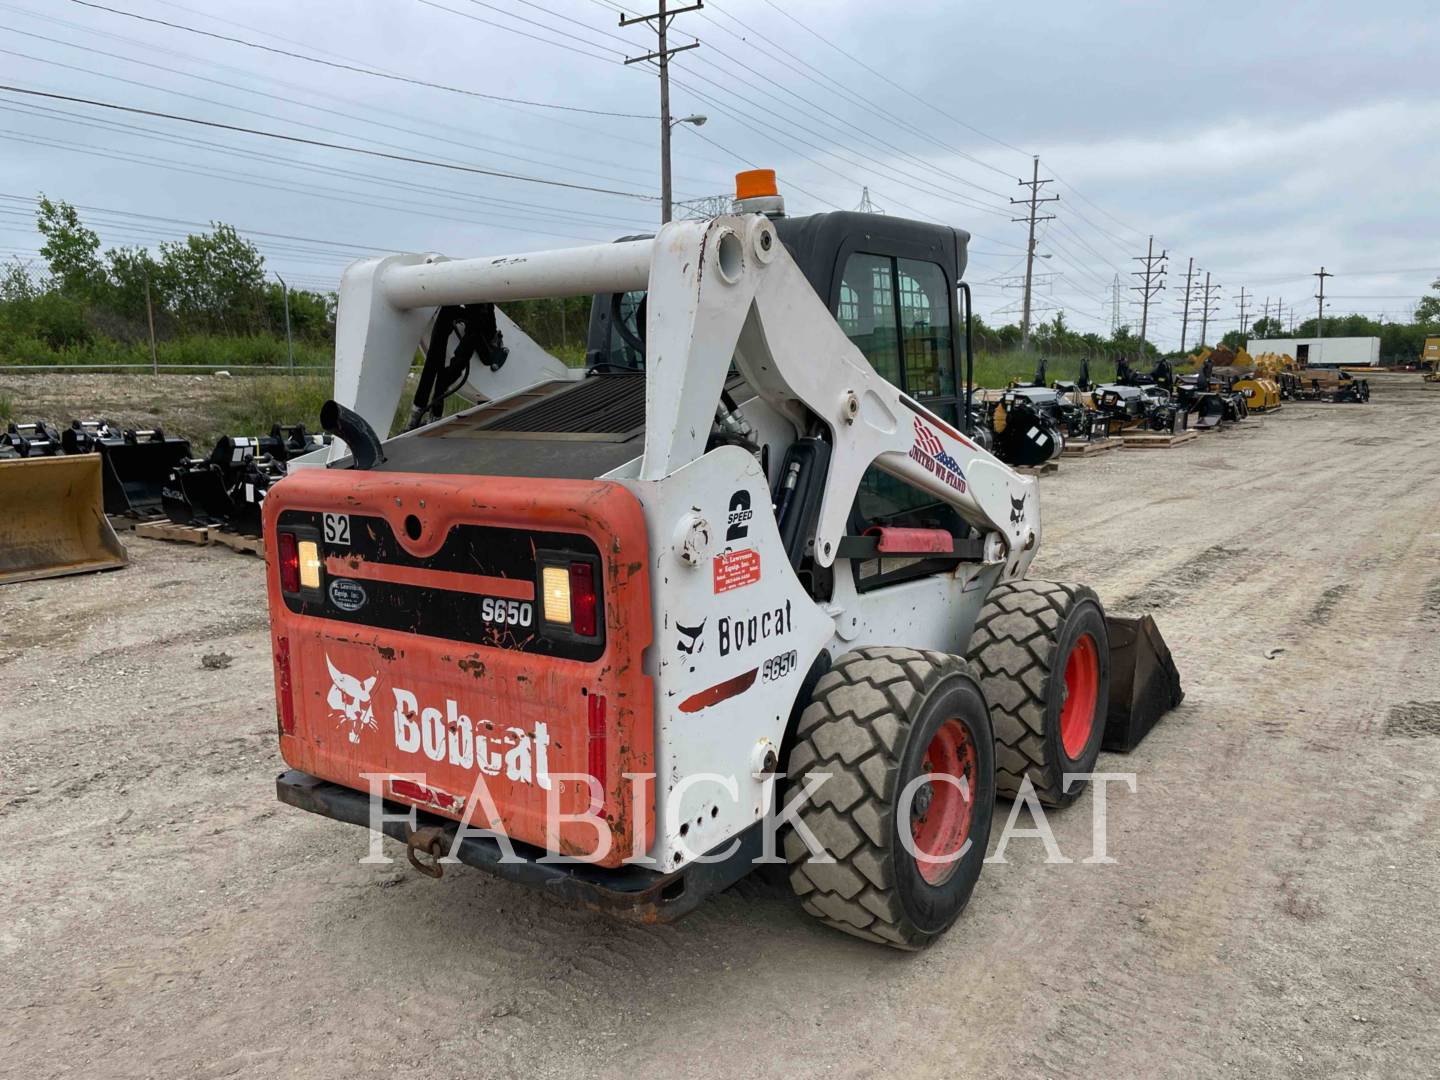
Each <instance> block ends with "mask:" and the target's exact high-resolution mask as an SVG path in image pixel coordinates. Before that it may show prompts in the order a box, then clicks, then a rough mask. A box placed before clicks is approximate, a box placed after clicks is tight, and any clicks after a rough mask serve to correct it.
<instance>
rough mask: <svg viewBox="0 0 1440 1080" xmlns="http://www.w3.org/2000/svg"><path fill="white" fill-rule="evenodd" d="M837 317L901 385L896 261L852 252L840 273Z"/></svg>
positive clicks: (877, 365)
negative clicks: (896, 307)
mask: <svg viewBox="0 0 1440 1080" xmlns="http://www.w3.org/2000/svg"><path fill="white" fill-rule="evenodd" d="M835 318H836V321H837V322H839V323H840V328H841V329H842V330H844V331H845V336H846V337H848V338H849V339H850V340H851V341H852V342H853V343H854V345H855V347H856V348H857V349H859V350H860V351H861V352H862V353H864V354H865V359H866V360H869V361H870V366H871V367H873V368H874V369H875V370H876V371H877V372H878V373H879V375H880V377H881V378H883V379H885V380H886V381H887V382H890V383H893V384H894V385H895V386H900V385H901V381H900V333H899V324H898V322H897V320H896V316H895V271H894V260H893V259H891V258H889V257H888V256H885V255H871V254H869V253H868V252H863V251H861V252H856V253H855V254H853V255H851V256H850V258H849V259H847V260H846V262H845V269H844V271H843V272H842V273H841V276H840V302H839V304H838V305H837V307H836V312H835Z"/></svg>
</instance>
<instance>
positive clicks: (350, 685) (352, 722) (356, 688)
mask: <svg viewBox="0 0 1440 1080" xmlns="http://www.w3.org/2000/svg"><path fill="white" fill-rule="evenodd" d="M325 666H326V667H327V668H329V669H330V693H329V695H328V696H327V697H326V698H325V703H326V704H327V705H329V706H330V709H331V711H332V712H333V713H334V714H335V715H336V716H337V717H339V726H340V727H346V726H348V727H349V728H350V731H349V733H348V736H347V737H348V738H349V739H350V741H351V742H352V743H358V742H359V741H360V732H361V731H362V730H364V729H365V728H375V727H377V726H378V725H377V724H376V723H375V708H374V706H373V705H371V703H370V691H372V690H374V689H375V676H374V675H371V676H370V678H368V679H366V680H365V681H364V682H361V681H360V680H359V679H357V678H356V677H355V676H354V675H346V674H345V672H343V671H341V670H340V669H339V668H337V667H336V666H335V664H334V662H333V661H332V660H331V659H330V657H329V656H328V655H327V656H326V657H325Z"/></svg>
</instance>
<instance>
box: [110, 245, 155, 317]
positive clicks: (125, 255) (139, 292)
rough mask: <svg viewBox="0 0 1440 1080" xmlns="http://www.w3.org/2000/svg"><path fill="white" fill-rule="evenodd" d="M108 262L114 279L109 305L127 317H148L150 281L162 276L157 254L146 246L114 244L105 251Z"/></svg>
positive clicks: (111, 308) (112, 280)
mask: <svg viewBox="0 0 1440 1080" xmlns="http://www.w3.org/2000/svg"><path fill="white" fill-rule="evenodd" d="M105 266H106V276H107V277H108V278H109V282H110V290H109V294H108V295H107V297H106V306H107V307H108V308H110V310H112V311H114V312H115V313H116V314H117V315H123V316H125V317H126V318H130V319H143V318H145V287H146V283H147V282H153V281H155V280H156V279H157V278H158V277H159V276H160V274H159V269H160V268H159V264H158V263H156V261H155V259H154V257H153V256H152V255H151V254H150V252H148V251H146V250H145V249H144V248H133V247H120V248H111V249H110V250H108V251H107V252H105ZM151 300H152V302H153V300H154V297H153V296H152V298H151Z"/></svg>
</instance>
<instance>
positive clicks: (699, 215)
mask: <svg viewBox="0 0 1440 1080" xmlns="http://www.w3.org/2000/svg"><path fill="white" fill-rule="evenodd" d="M734 202H735V196H734V195H730V194H728V193H727V194H725V195H706V196H705V197H704V198H700V199H686V200H685V201H684V202H677V203H676V204H675V209H676V211H677V212H678V213H679V215H680V217H682V218H686V219H689V220H696V219H700V220H704V221H709V220H710V219H711V218H714V217H719V216H720V215H721V214H728V213H730V208H731V206H732V205H733V204H734Z"/></svg>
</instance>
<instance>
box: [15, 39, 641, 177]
mask: <svg viewBox="0 0 1440 1080" xmlns="http://www.w3.org/2000/svg"><path fill="white" fill-rule="evenodd" d="M0 29H7V30H10V31H11V32H12V33H17V34H22V35H24V36H26V37H33V38H37V39H38V40H40V41H47V42H51V43H52V44H56V45H62V46H65V47H66V48H71V49H78V50H80V51H82V52H86V53H94V54H96V55H99V56H108V57H111V58H113V59H116V60H122V61H124V62H125V63H128V64H136V65H139V66H140V67H147V68H153V69H155V70H159V71H168V70H169V69H168V68H166V67H165V66H164V65H162V64H152V63H150V62H149V61H147V60H140V59H137V58H135V57H130V56H124V55H121V54H119V53H111V52H106V51H105V50H103V49H96V48H93V47H91V46H85V45H77V44H74V43H72V42H68V41H61V40H59V39H57V38H51V37H46V36H45V35H44V34H31V33H29V32H28V31H24V30H14V29H13V28H11V27H0ZM0 54H4V55H7V56H17V57H20V58H21V59H25V60H32V61H34V62H36V63H41V64H48V65H50V66H52V67H58V68H63V69H65V70H67V71H76V72H81V73H84V74H94V75H98V76H100V77H101V78H103V79H110V80H112V81H114V82H119V83H124V84H126V85H127V86H137V87H141V88H143V89H146V90H154V91H157V92H160V93H166V94H173V95H175V96H177V97H183V98H188V99H189V100H191V101H198V102H201V103H202V104H206V105H214V106H216V107H217V108H222V109H236V110H238V111H240V112H245V113H249V114H251V115H252V116H259V117H262V118H263V119H266V120H277V121H280V122H281V123H285V122H287V120H288V122H290V123H295V124H299V125H300V126H302V127H308V128H312V129H314V130H316V131H322V132H324V133H325V134H327V135H341V136H345V137H349V138H359V139H366V140H367V141H369V142H371V143H374V144H377V145H379V146H383V147H387V148H388V149H391V150H402V151H405V152H406V153H412V154H417V153H420V152H421V151H418V150H415V149H413V148H412V147H408V146H402V145H397V144H395V143H390V142H385V141H383V140H381V139H376V138H374V137H372V136H367V135H363V134H358V133H355V132H350V131H341V130H337V129H335V128H330V127H325V126H323V125H321V124H316V123H314V122H312V121H309V120H298V119H290V118H286V117H283V116H276V115H274V114H273V113H267V112H262V111H261V110H259V109H252V108H250V107H248V106H245V105H238V104H234V103H228V102H223V101H216V100H215V99H213V98H207V97H202V96H200V95H199V94H191V93H187V92H186V91H184V90H173V89H170V88H169V87H163V86H156V85H155V84H154V83H148V82H144V81H142V80H139V79H127V78H125V77H124V76H123V75H114V74H111V73H110V72H106V71H93V72H92V71H91V70H90V69H88V68H83V67H77V66H75V65H73V64H66V63H63V62H62V61H59V60H52V59H49V58H48V57H39V56H31V55H29V54H28V53H20V52H14V51H12V50H10V49H0ZM187 77H188V78H192V79H198V80H200V81H201V82H208V83H213V84H215V85H216V86H223V87H225V88H226V89H230V90H238V91H240V92H241V93H247V94H255V95H257V96H259V97H266V98H270V99H272V100H274V101H279V102H282V103H284V104H287V105H291V106H296V107H299V108H305V109H313V110H315V111H316V112H322V113H329V114H330V115H332V116H339V117H343V118H345V119H347V120H355V121H357V122H359V123H363V124H373V125H375V126H377V127H384V128H390V129H391V130H394V131H403V132H406V133H409V134H413V133H414V130H415V127H414V125H413V124H412V125H411V126H410V127H400V126H398V125H395V124H387V123H385V122H384V121H380V120H374V119H371V118H367V117H360V116H355V115H354V114H353V113H347V112H343V111H341V110H339V109H329V108H326V107H325V106H323V105H314V104H311V103H310V102H307V101H300V100H296V99H294V98H287V97H285V96H283V95H281V94H271V93H268V92H266V91H264V90H256V89H253V88H251V87H246V86H237V85H236V84H234V83H227V82H225V81H224V80H222V79H215V78H211V77H210V76H207V75H196V74H193V73H187ZM442 141H445V142H449V143H452V144H453V145H456V146H461V147H464V148H465V149H468V150H472V151H475V152H478V153H480V154H484V155H487V156H491V157H501V158H503V159H504V160H507V161H509V160H516V161H525V162H528V163H530V164H533V165H550V166H556V165H558V166H559V167H561V168H570V166H569V165H568V164H566V163H561V162H553V161H544V160H542V159H539V158H532V157H526V156H525V155H523V154H515V153H513V152H512V153H506V154H503V155H502V154H499V153H497V152H496V151H494V150H491V149H487V148H485V147H478V146H473V145H471V144H467V143H463V142H460V141H458V140H455V139H443V140H442ZM504 141H507V142H514V140H508V139H507V140H504ZM515 145H517V146H523V145H524V144H522V143H515ZM570 171H571V172H572V173H574V174H575V175H581V176H588V177H591V178H592V179H602V180H613V181H616V182H618V183H626V182H627V181H626V180H625V179H623V178H621V177H615V176H609V175H606V174H604V173H595V172H585V171H583V170H578V169H573V168H571V170H570Z"/></svg>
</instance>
